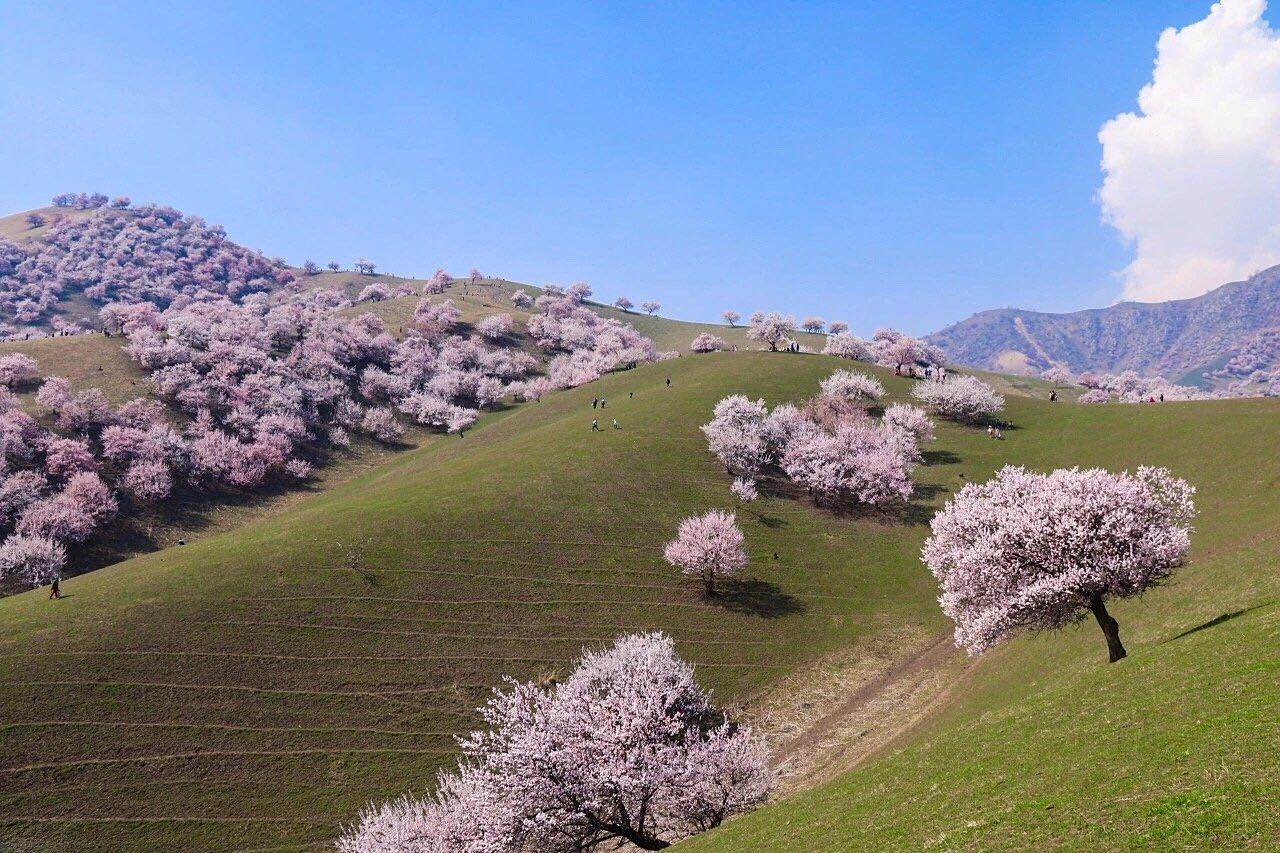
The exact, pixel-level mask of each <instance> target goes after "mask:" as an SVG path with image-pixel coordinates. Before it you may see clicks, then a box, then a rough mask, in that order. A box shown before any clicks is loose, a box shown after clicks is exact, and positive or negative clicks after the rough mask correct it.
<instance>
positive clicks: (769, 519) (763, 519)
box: [755, 512, 791, 530]
mask: <svg viewBox="0 0 1280 853" xmlns="http://www.w3.org/2000/svg"><path fill="white" fill-rule="evenodd" d="M755 516H756V520H757V521H759V522H760V523H761V524H763V525H764V526H765V527H768V528H769V529H770V530H776V529H778V528H779V527H787V526H789V525H790V524H791V522H789V521H787V520H786V519H785V518H778V517H777V516H776V515H765V514H764V513H761V512H757V513H756V514H755Z"/></svg>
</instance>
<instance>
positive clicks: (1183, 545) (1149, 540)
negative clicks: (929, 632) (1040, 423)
mask: <svg viewBox="0 0 1280 853" xmlns="http://www.w3.org/2000/svg"><path fill="white" fill-rule="evenodd" d="M1194 492H1195V490H1194V489H1193V488H1192V487H1191V486H1190V485H1188V484H1187V483H1186V482H1185V481H1183V480H1180V479H1178V478H1177V477H1174V476H1173V475H1172V474H1170V473H1169V471H1168V470H1167V469H1164V468H1139V469H1138V472H1137V473H1136V474H1130V473H1128V472H1124V473H1120V474H1111V473H1109V472H1107V471H1104V470H1102V469H1100V468H1093V469H1087V470H1081V469H1079V468H1069V469H1058V470H1056V471H1054V472H1052V473H1050V474H1039V473H1035V472H1032V471H1027V470H1026V469H1025V468H1021V467H1014V466H1006V467H1004V468H1002V469H1001V470H1000V471H999V472H998V473H997V474H996V476H995V478H993V479H991V480H989V481H987V482H986V483H983V484H981V485H978V484H974V483H970V484H969V485H967V486H965V487H964V488H963V489H961V490H960V492H959V493H958V494H957V495H956V496H955V497H954V498H952V499H951V500H950V501H948V502H947V504H946V506H944V507H943V509H942V511H941V512H939V513H938V514H937V515H936V516H934V519H933V522H932V535H931V536H930V537H929V539H928V540H927V541H926V542H925V545H924V548H923V550H922V552H921V553H922V557H923V560H924V563H925V565H926V566H928V567H929V570H930V571H931V572H933V575H934V577H935V578H937V579H938V583H939V585H940V586H941V588H942V594H941V596H940V598H939V602H940V603H941V605H942V610H943V612H944V613H946V614H947V616H948V617H950V618H951V619H952V620H953V621H954V622H955V623H956V632H955V637H956V645H957V646H959V647H961V648H964V649H967V650H968V651H969V653H970V654H979V653H981V652H983V651H985V650H987V649H989V648H990V647H991V646H993V645H995V644H996V643H999V642H1000V641H1002V640H1004V639H1006V638H1007V637H1009V636H1011V635H1012V634H1015V633H1017V632H1018V631H1022V630H1046V629H1054V628H1060V627H1062V626H1063V625H1068V624H1071V623H1074V622H1078V621H1080V620H1081V619H1084V618H1085V617H1086V615H1087V614H1090V613H1092V614H1093V616H1094V618H1095V619H1096V620H1097V622H1098V625H1099V627H1101V629H1102V633H1103V635H1104V636H1105V637H1106V640H1107V649H1108V653H1109V658H1110V660H1111V661H1112V662H1113V663H1114V662H1115V661H1117V660H1120V659H1121V658H1123V657H1124V656H1125V654H1126V652H1125V649H1124V646H1123V645H1122V644H1121V642H1120V629H1119V626H1118V624H1117V623H1116V621H1115V619H1114V618H1112V616H1111V615H1110V614H1109V613H1108V612H1107V608H1106V604H1105V602H1106V600H1107V599H1110V598H1129V597H1132V596H1136V595H1140V594H1142V593H1143V592H1144V591H1146V590H1148V589H1150V588H1152V587H1153V586H1156V585H1158V584H1160V583H1161V582H1162V581H1164V580H1166V579H1167V578H1168V577H1169V576H1170V575H1171V574H1172V573H1173V570H1174V569H1176V568H1177V567H1179V566H1181V565H1182V563H1183V561H1184V560H1185V559H1186V555H1187V550H1188V548H1189V547H1190V544H1191V519H1192V518H1193V517H1194V516H1195V504H1194V502H1193V500H1192V497H1193V495H1194Z"/></svg>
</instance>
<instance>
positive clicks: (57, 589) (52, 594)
mask: <svg viewBox="0 0 1280 853" xmlns="http://www.w3.org/2000/svg"><path fill="white" fill-rule="evenodd" d="M60 580H61V579H60V578H54V579H53V583H52V584H50V585H49V598H51V599H53V598H62V587H61V585H60V584H59V581H60Z"/></svg>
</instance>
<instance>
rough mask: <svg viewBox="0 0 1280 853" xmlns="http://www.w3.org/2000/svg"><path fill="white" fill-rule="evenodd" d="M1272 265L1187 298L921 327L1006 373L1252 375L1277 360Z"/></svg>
mask: <svg viewBox="0 0 1280 853" xmlns="http://www.w3.org/2000/svg"><path fill="white" fill-rule="evenodd" d="M1278 331H1280V266H1275V267H1271V268H1270V269H1266V270H1263V271H1262V272H1260V273H1257V274H1256V275H1254V276H1253V277H1252V278H1250V279H1248V280H1247V281H1236V282H1232V283H1230V284H1224V285H1222V286H1221V287H1219V288H1217V289H1216V290H1212V291H1210V292H1208V293H1206V294H1203V295H1202V296H1197V297H1195V298H1193V299H1179V300H1175V301H1173V302H1121V303H1119V304H1117V305H1112V306H1111V307H1109V308H1096V309H1091V310H1088V311H1074V312H1072V313H1070V314H1046V313H1042V312H1039V311H1023V310H1020V309H1016V308H1001V309H998V310H994V311H983V312H981V313H978V314H974V315H973V316H972V317H970V318H968V319H967V320H962V321H961V322H959V323H955V324H954V325H951V326H948V327H947V328H945V329H943V330H942V331H940V332H936V333H934V334H933V335H930V336H929V338H928V340H929V341H930V342H931V343H934V344H937V345H938V346H940V347H942V348H943V349H944V350H945V351H946V352H947V354H948V355H949V356H950V357H951V359H953V360H954V361H955V362H956V363H958V364H967V365H972V366H974V367H982V368H987V369H991V370H1000V371H1004V372H1012V373H1036V372H1039V371H1041V370H1044V369H1045V368H1047V367H1049V366H1050V365H1055V364H1059V365H1064V366H1066V367H1068V368H1070V369H1071V370H1073V371H1077V372H1079V371H1083V370H1093V371H1106V372H1112V373H1118V372H1121V371H1124V370H1135V371H1138V372H1139V373H1151V374H1160V375H1162V376H1166V377H1168V378H1169V379H1172V380H1174V381H1179V382H1182V383H1184V384H1188V385H1203V386H1209V385H1215V384H1220V383H1222V382H1225V381H1228V380H1230V379H1250V378H1252V379H1255V380H1259V381H1261V380H1262V379H1263V378H1264V374H1269V373H1271V372H1272V371H1274V370H1275V369H1276V367H1277V364H1278V363H1280V334H1277V332H1278Z"/></svg>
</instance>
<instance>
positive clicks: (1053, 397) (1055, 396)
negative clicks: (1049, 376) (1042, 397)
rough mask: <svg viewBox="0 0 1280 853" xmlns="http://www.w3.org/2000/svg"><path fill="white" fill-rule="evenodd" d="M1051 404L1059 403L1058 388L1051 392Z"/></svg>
mask: <svg viewBox="0 0 1280 853" xmlns="http://www.w3.org/2000/svg"><path fill="white" fill-rule="evenodd" d="M1049 402H1050V403H1056V402H1058V390H1057V389H1056V388H1055V389H1054V390H1052V391H1050V392H1049Z"/></svg>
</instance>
